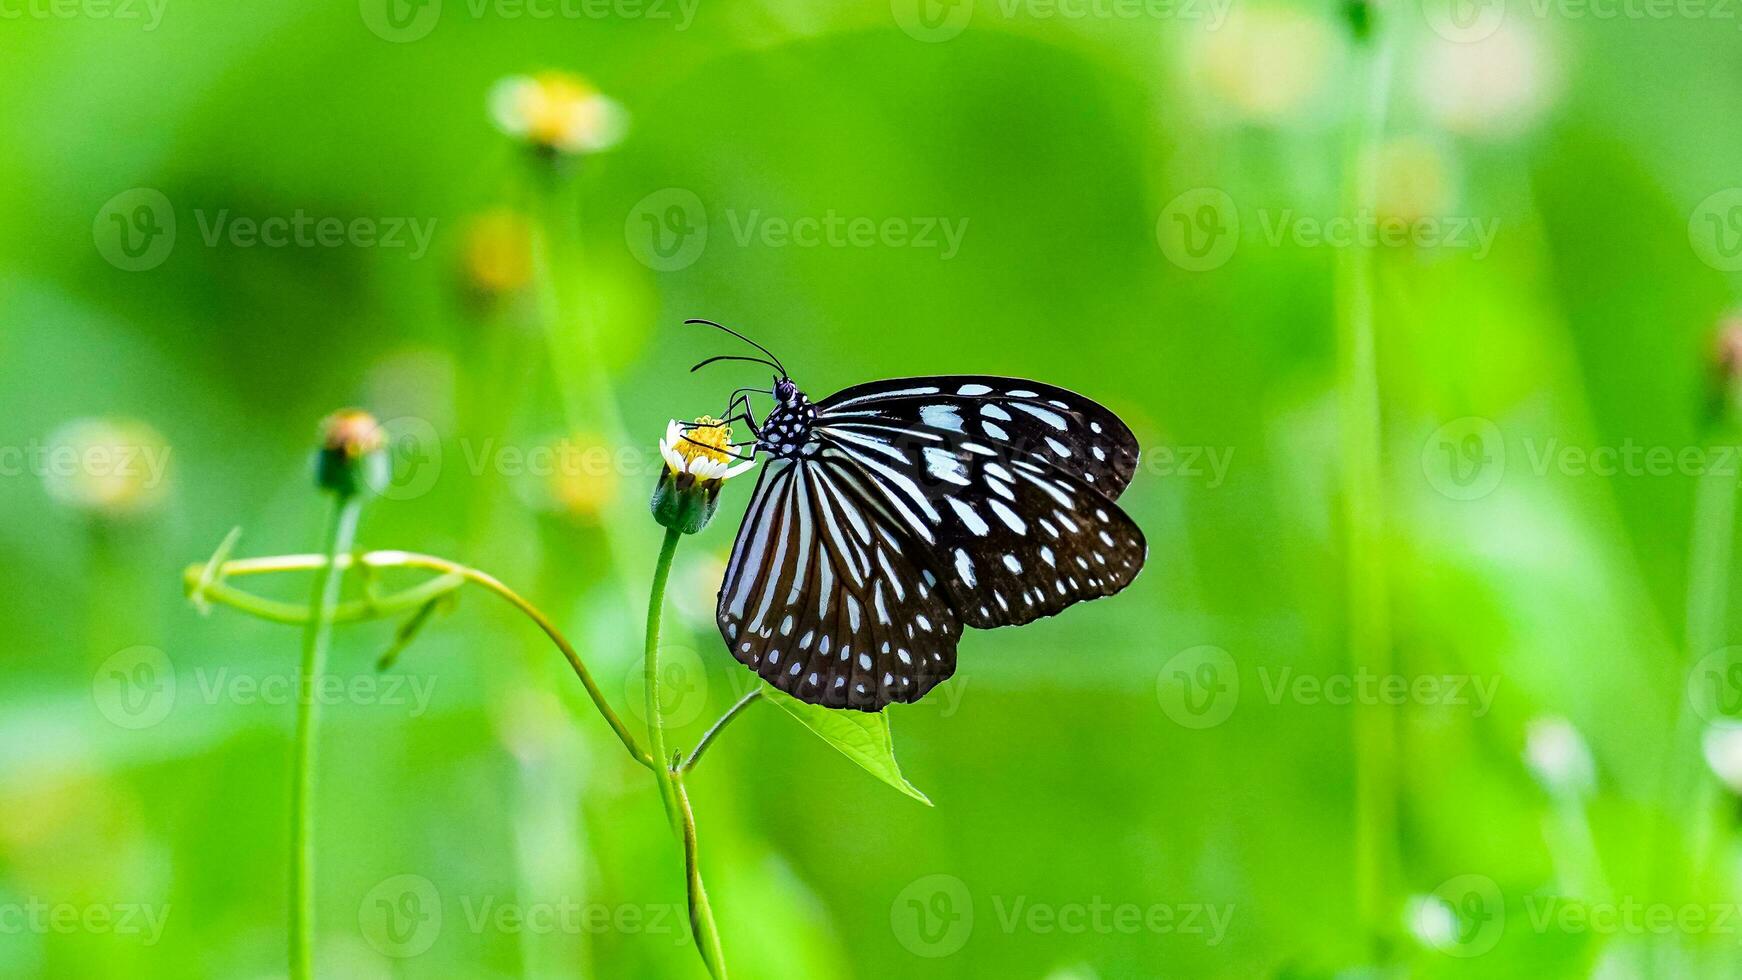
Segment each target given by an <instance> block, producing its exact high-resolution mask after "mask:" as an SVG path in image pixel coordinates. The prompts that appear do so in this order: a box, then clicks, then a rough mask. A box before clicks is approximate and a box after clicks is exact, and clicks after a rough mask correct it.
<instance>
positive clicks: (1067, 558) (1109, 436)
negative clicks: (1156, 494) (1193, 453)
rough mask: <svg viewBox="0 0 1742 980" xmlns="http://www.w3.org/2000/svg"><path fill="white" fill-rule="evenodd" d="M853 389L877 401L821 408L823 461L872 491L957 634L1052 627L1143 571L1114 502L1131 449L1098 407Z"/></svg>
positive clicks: (1030, 394)
mask: <svg viewBox="0 0 1742 980" xmlns="http://www.w3.org/2000/svg"><path fill="white" fill-rule="evenodd" d="M863 388H865V389H875V390H871V391H866V390H863V389H861V388H849V389H848V390H847V391H845V392H842V393H841V394H840V395H836V396H834V397H831V398H829V399H827V400H826V401H825V402H824V407H823V408H822V409H821V410H820V412H819V416H818V423H817V425H818V427H817V433H818V435H819V436H820V437H821V438H822V439H823V440H824V443H825V446H827V447H830V448H825V449H824V450H823V452H824V453H825V454H828V453H831V452H839V453H841V454H843V455H845V456H847V457H848V458H849V459H850V460H851V462H852V463H854V464H856V465H857V467H859V468H862V470H863V472H864V473H865V475H866V476H867V477H869V478H870V480H871V482H874V483H875V484H876V485H877V486H878V487H879V488H880V489H881V490H882V491H883V493H884V496H885V497H886V498H887V503H888V505H889V506H890V507H891V508H893V509H894V510H896V511H897V513H898V515H899V516H900V517H901V518H903V519H904V523H905V524H906V525H907V526H908V527H909V528H910V530H911V532H912V533H913V534H914V536H915V537H917V538H919V539H921V540H922V541H924V542H925V544H926V545H927V546H928V548H929V550H930V551H931V558H932V562H933V564H934V565H935V566H936V567H937V568H939V569H940V574H941V575H942V579H943V582H944V584H945V589H946V591H948V592H949V593H950V597H951V602H952V605H953V606H954V608H955V609H956V611H957V613H958V615H960V616H961V618H962V620H963V622H964V623H965V624H966V625H968V626H973V627H978V628H982V629H985V628H990V627H995V626H1011V625H1018V624H1022V623H1027V622H1030V621H1032V620H1034V619H1038V618H1040V617H1042V616H1051V615H1053V614H1055V613H1058V612H1060V611H1062V610H1063V609H1065V608H1066V607H1067V606H1070V605H1071V604H1073V603H1076V602H1079V601H1081V600H1084V599H1093V598H1097V597H1100V596H1106V595H1112V594H1113V593H1115V592H1118V591H1119V590H1121V589H1123V588H1124V587H1125V586H1126V585H1129V584H1130V582H1131V580H1132V579H1133V578H1134V577H1135V576H1136V575H1137V572H1138V571H1139V570H1140V569H1141V568H1142V567H1143V560H1144V557H1145V553H1146V545H1145V543H1144V539H1143V533H1142V532H1141V531H1140V530H1138V528H1137V526H1136V524H1135V523H1133V522H1132V520H1131V519H1130V518H1129V517H1128V516H1126V514H1125V512H1124V511H1123V510H1121V509H1120V508H1119V507H1118V506H1117V505H1115V504H1114V503H1113V501H1112V499H1111V497H1112V496H1116V495H1117V494H1118V492H1119V491H1121V490H1123V489H1124V487H1125V486H1126V485H1127V484H1128V483H1129V482H1130V477H1131V474H1132V472H1133V470H1134V469H1135V467H1136V461H1137V443H1136V440H1135V438H1134V437H1132V435H1131V433H1130V430H1129V429H1128V428H1126V426H1125V424H1124V423H1123V422H1121V421H1119V419H1118V418H1117V417H1116V416H1114V415H1113V414H1112V413H1111V412H1108V411H1107V410H1106V409H1105V408H1102V407H1101V406H1100V405H1097V404H1095V403H1094V402H1091V401H1089V400H1088V399H1086V398H1083V397H1082V396H1080V395H1075V394H1072V393H1070V392H1067V391H1064V390H1063V389H1060V388H1053V387H1050V386H1047V385H1040V384H1036V383H1034V382H1028V381H1017V380H1013V379H1005V378H987V377H975V378H960V377H951V378H915V379H906V380H903V381H894V382H882V383H879V384H878V385H874V386H863ZM1108 491H1110V493H1109V492H1108Z"/></svg>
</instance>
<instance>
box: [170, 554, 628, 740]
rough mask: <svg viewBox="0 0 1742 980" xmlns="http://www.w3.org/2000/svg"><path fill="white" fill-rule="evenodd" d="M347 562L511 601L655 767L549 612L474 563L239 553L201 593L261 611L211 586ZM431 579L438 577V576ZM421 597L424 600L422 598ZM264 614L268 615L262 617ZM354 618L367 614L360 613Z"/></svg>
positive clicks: (260, 604) (383, 603)
mask: <svg viewBox="0 0 1742 980" xmlns="http://www.w3.org/2000/svg"><path fill="white" fill-rule="evenodd" d="M352 565H361V566H363V567H365V568H371V569H383V568H417V569H423V570H425V571H434V572H441V573H443V575H444V576H446V575H455V576H459V577H460V578H462V579H464V580H465V581H467V582H471V583H472V584H474V585H480V586H483V587H484V588H486V589H488V590H490V591H491V592H494V593H495V594H496V595H498V596H500V597H501V598H503V599H505V600H507V602H508V603H509V604H510V605H512V606H514V608H516V609H518V610H520V612H521V613H522V614H524V615H525V616H526V617H527V618H528V619H530V620H532V621H533V623H535V624H537V626H538V628H539V629H541V630H543V631H544V635H545V636H546V637H549V639H550V641H551V642H552V643H554V644H556V647H557V649H558V650H560V651H562V655H563V657H564V658H565V659H567V660H568V662H569V667H570V668H571V669H573V670H574V672H575V676H576V677H578V678H580V681H581V686H582V687H585V688H586V689H587V696H588V697H590V698H592V700H593V705H594V707H596V708H598V709H599V714H601V715H602V716H604V718H605V721H606V722H607V723H608V724H610V726H611V730H612V731H613V732H615V733H616V735H617V739H618V740H619V741H621V742H622V743H623V747H624V748H625V749H627V750H628V751H629V756H630V758H632V759H634V760H635V761H636V762H638V763H640V764H642V765H644V766H646V767H648V768H649V769H655V768H656V767H655V766H654V764H653V758H652V757H651V756H649V755H648V754H647V752H646V751H645V750H643V749H642V748H641V746H640V745H639V744H637V743H636V741H635V736H634V735H633V734H631V733H630V731H629V728H628V726H627V725H625V724H623V720H622V719H621V718H619V717H617V712H615V711H613V710H611V704H610V702H608V701H606V700H605V694H604V692H603V691H600V690H599V685H598V684H597V683H596V682H594V680H593V675H592V672H590V671H588V670H587V665H586V664H585V663H584V662H583V661H582V660H581V655H580V654H579V653H577V652H576V651H575V648H574V646H573V645H571V644H570V643H569V641H568V639H567V638H566V637H564V636H563V635H562V632H561V631H559V630H558V629H557V628H556V626H555V624H553V623H552V622H551V621H550V619H549V617H547V616H545V615H544V613H543V612H541V611H540V610H539V608H538V607H537V606H534V605H533V604H532V603H530V602H528V601H526V599H524V598H522V597H521V596H520V594H519V593H517V592H515V591H514V590H513V589H510V588H509V587H508V586H506V585H504V584H502V582H501V581H499V580H497V579H496V577H495V576H493V575H490V574H489V573H487V572H481V571H479V570H478V569H475V568H468V567H467V566H465V565H461V564H459V563H458V562H452V561H449V560H447V559H446V558H437V557H435V556H434V555H420V554H417V553H415V552H410V551H371V552H368V553H367V554H364V555H359V556H352V555H350V554H340V555H337V556H334V557H330V558H329V557H328V556H326V555H277V556H274V557H270V558H244V559H238V560H236V561H230V562H224V563H223V564H221V565H219V566H218V569H217V573H216V575H215V576H214V579H215V583H214V584H210V585H208V586H207V588H206V590H205V591H204V592H202V593H201V595H202V596H203V597H204V598H206V599H210V600H212V601H216V602H221V603H224V604H226V605H231V606H234V607H235V608H237V609H240V610H241V611H243V612H246V613H251V614H254V615H261V612H260V609H261V608H267V609H270V608H272V606H273V605H274V604H273V603H270V602H269V601H268V600H263V599H260V598H259V597H257V596H251V595H248V594H247V593H245V592H241V591H240V590H237V589H228V590H226V589H220V588H217V587H216V586H217V585H221V584H222V583H223V580H224V579H225V578H226V577H229V576H240V575H261V574H266V573H270V572H296V571H308V570H311V569H313V570H317V571H320V570H324V569H327V568H337V569H339V570H341V571H342V570H344V569H347V568H350V567H351V566H352ZM206 568H207V566H203V565H194V566H190V567H189V568H188V570H187V572H186V573H185V575H184V577H187V578H189V579H190V580H191V581H198V579H199V576H200V575H201V574H203V573H204V571H205V569H206ZM436 581H440V580H439V579H438V580H436ZM431 584H433V583H426V585H431ZM414 591H416V590H412V589H408V590H406V592H404V593H399V594H398V595H399V596H402V597H403V596H406V595H408V594H410V593H412V592H414ZM237 597H242V601H237ZM394 601H395V598H394V597H392V596H388V597H383V598H382V599H381V600H379V601H378V603H377V605H376V606H375V607H374V608H385V607H387V606H388V605H389V604H391V603H393V602H394ZM425 601H427V597H426V599H425ZM338 608H341V609H343V608H346V607H343V606H341V607H338ZM297 615H298V616H302V617H303V618H306V614H304V613H302V612H301V611H300V610H299V611H298V612H297ZM266 618H272V617H271V616H267V617H266ZM358 618H367V617H362V616H359V617H358ZM299 621H300V620H299Z"/></svg>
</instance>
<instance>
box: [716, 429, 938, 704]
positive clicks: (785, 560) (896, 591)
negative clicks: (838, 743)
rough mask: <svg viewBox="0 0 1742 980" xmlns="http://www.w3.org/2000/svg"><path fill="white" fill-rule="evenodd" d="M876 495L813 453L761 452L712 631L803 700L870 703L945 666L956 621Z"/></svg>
mask: <svg viewBox="0 0 1742 980" xmlns="http://www.w3.org/2000/svg"><path fill="white" fill-rule="evenodd" d="M877 493H878V491H876V490H875V489H874V488H872V487H869V486H867V485H865V483H864V482H863V480H862V478H861V477H859V476H858V475H857V474H855V473H852V472H849V471H846V470H844V469H843V468H841V467H840V466H839V465H837V464H836V463H834V462H831V461H829V460H827V459H824V458H822V457H820V456H819V457H816V458H806V459H777V460H774V461H771V462H770V463H769V465H768V466H767V467H766V468H765V469H764V470H763V473H762V476H761V478H760V479H759V480H758V482H757V485H756V490H755V492H754V494H753V495H752V498H751V503H750V509H749V511H748V513H747V514H746V517H745V520H744V524H743V526H742V528H741V529H740V531H739V534H738V539H737V541H736V542H735V543H734V545H733V548H732V556H731V559H730V560H729V562H728V563H727V569H726V578H725V582H724V584H723V586H722V588H721V591H720V601H719V605H718V609H717V618H718V622H719V627H720V633H721V635H722V637H724V638H725V640H726V642H727V644H728V646H729V647H730V648H731V650H732V653H733V656H735V657H737V659H738V660H739V661H741V662H742V663H744V664H745V665H746V666H748V667H750V668H751V669H752V670H754V671H756V673H757V674H758V675H759V676H760V677H762V678H763V679H764V680H766V681H768V682H769V683H770V684H773V685H774V686H775V687H778V688H780V689H781V690H783V691H785V692H787V693H789V694H792V695H793V696H795V697H798V698H800V699H801V700H804V701H809V702H811V703H814V704H822V705H826V706H829V707H846V708H858V709H861V710H867V711H875V710H878V709H881V708H882V707H884V706H885V705H887V704H889V703H890V702H892V701H912V700H915V699H917V698H919V697H920V696H921V695H923V694H925V692H926V691H928V690H930V689H931V688H932V687H933V686H935V685H936V684H938V683H939V682H940V681H942V680H944V679H945V678H947V677H949V676H950V674H952V673H953V672H954V671H955V663H956V642H957V640H958V639H959V638H960V636H961V622H960V620H959V619H958V617H957V616H956V615H955V614H954V612H953V611H952V609H951V606H950V603H949V601H948V600H947V598H946V596H945V593H944V592H943V590H942V589H941V588H940V586H939V575H938V573H937V572H935V571H934V570H933V569H932V568H931V567H930V566H929V565H928V564H927V563H926V562H925V560H924V558H923V554H924V552H923V551H920V550H918V549H915V548H913V547H912V546H911V542H910V541H909V539H908V532H907V531H906V529H904V528H903V527H902V526H901V525H900V524H899V523H898V520H897V518H896V517H895V515H894V514H893V513H891V511H890V510H889V508H888V507H887V506H885V505H884V504H882V503H881V502H880V501H878V500H877V499H876V494H877Z"/></svg>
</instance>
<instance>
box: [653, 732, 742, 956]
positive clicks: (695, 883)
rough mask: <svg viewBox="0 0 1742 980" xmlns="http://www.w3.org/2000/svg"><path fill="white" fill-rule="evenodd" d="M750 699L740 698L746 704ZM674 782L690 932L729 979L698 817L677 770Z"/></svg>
mask: <svg viewBox="0 0 1742 980" xmlns="http://www.w3.org/2000/svg"><path fill="white" fill-rule="evenodd" d="M745 703H747V701H740V702H739V704H745ZM671 784H672V789H673V791H674V793H675V794H676V796H677V802H678V814H679V816H680V817H681V818H682V820H683V828H682V832H683V859H684V877H685V882H686V884H687V885H688V886H689V897H690V902H689V906H690V932H691V933H692V934H693V935H694V936H695V939H696V951H697V952H699V953H701V954H702V962H703V963H704V964H706V965H707V968H708V974H709V975H710V976H712V977H714V980H726V955H725V953H724V952H723V951H722V950H721V948H720V928H719V926H717V925H715V924H714V907H713V906H712V905H710V904H709V903H708V889H707V887H706V886H704V885H703V884H702V868H701V859H700V857H699V856H698V854H697V850H696V816H695V814H694V813H693V812H691V810H690V796H689V793H688V791H686V790H685V789H684V784H683V779H682V777H680V776H679V775H677V774H676V773H673V774H672V776H671Z"/></svg>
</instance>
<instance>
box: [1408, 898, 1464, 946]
mask: <svg viewBox="0 0 1742 980" xmlns="http://www.w3.org/2000/svg"><path fill="white" fill-rule="evenodd" d="M1403 923H1404V925H1405V926H1406V927H1407V928H1408V929H1409V934H1410V935H1412V936H1414V937H1415V938H1416V940H1417V941H1418V942H1420V943H1421V944H1422V945H1423V946H1427V947H1429V948H1430V949H1445V948H1446V947H1448V946H1451V945H1454V944H1455V943H1457V941H1458V914H1457V913H1456V912H1454V911H1452V907H1451V906H1450V905H1447V904H1446V902H1445V899H1442V898H1440V897H1439V896H1438V895H1413V896H1411V897H1410V899H1409V902H1408V903H1407V904H1406V905H1405V906H1404V915H1403Z"/></svg>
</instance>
